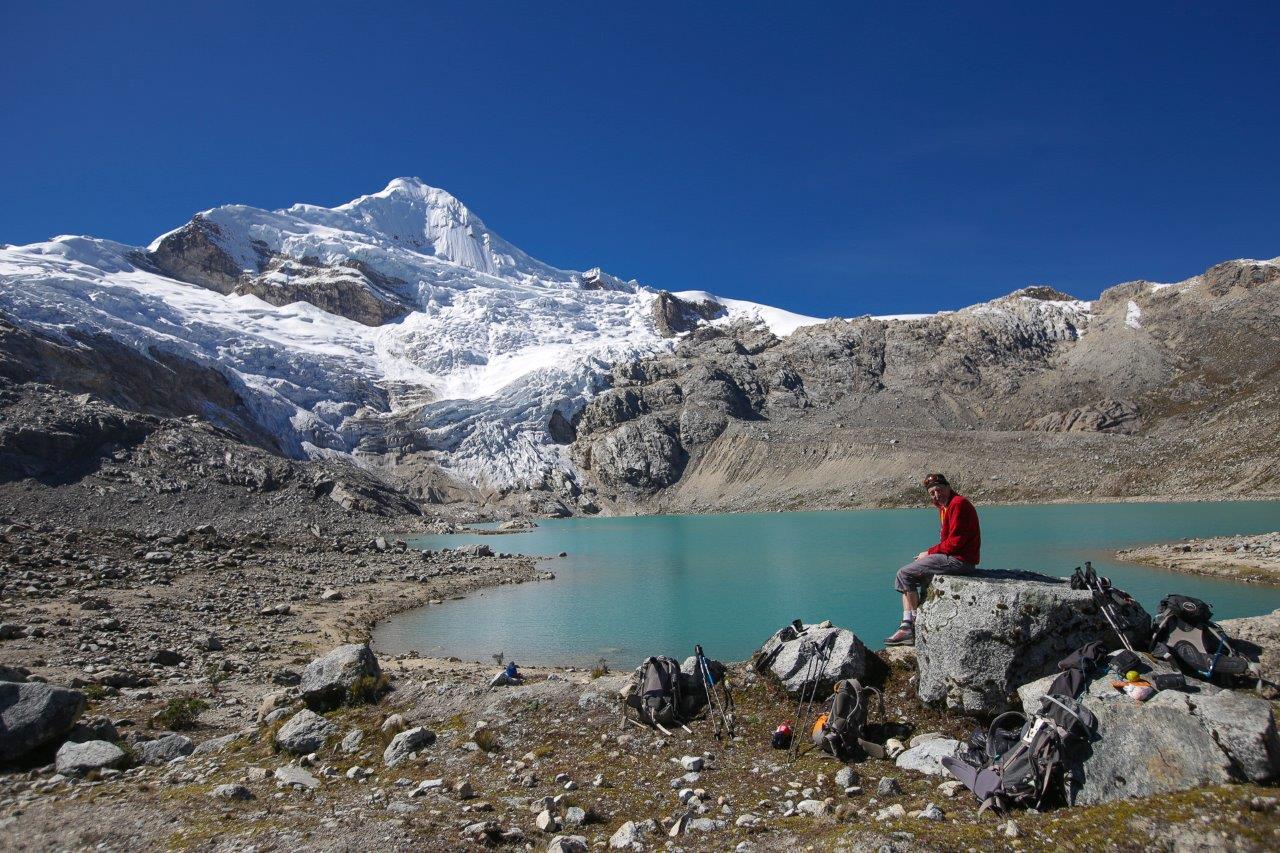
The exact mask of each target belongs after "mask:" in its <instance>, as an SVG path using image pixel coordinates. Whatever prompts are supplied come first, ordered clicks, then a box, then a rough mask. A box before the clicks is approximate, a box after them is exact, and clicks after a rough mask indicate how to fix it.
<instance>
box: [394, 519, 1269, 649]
mask: <svg viewBox="0 0 1280 853" xmlns="http://www.w3.org/2000/svg"><path fill="white" fill-rule="evenodd" d="M978 514H979V517H980V520H981V523H982V538H983V544H982V564H981V568H986V569H1030V570H1033V571H1038V572H1043V573H1045V574H1049V575H1057V576H1062V575H1067V574H1070V573H1071V571H1072V570H1073V569H1074V568H1075V567H1076V566H1078V565H1080V564H1081V563H1083V562H1084V561H1085V560H1092V561H1093V564H1094V567H1095V568H1097V569H1098V571H1099V572H1100V573H1101V574H1105V575H1108V576H1110V577H1111V579H1112V581H1113V582H1114V583H1115V584H1116V585H1117V586H1119V587H1121V588H1122V589H1124V590H1126V591H1128V592H1129V593H1130V594H1131V595H1133V596H1135V597H1136V598H1137V599H1138V600H1139V601H1141V602H1142V603H1143V604H1144V605H1146V607H1147V609H1148V610H1149V611H1151V612H1153V613H1154V612H1155V608H1156V605H1157V604H1158V603H1159V601H1160V599H1161V597H1163V596H1164V595H1165V594H1167V593H1170V592H1179V593H1183V594H1187V595H1194V596H1196V597H1198V598H1202V599H1204V600H1205V601H1208V602H1209V603H1210V604H1211V605H1213V610H1214V617H1215V618H1217V619H1228V618H1231V617H1235V616H1254V615H1258V614H1261V613H1268V612H1270V611H1272V610H1274V609H1276V608H1277V607H1280V587H1274V586H1262V585H1258V584H1243V583H1234V582H1229V581H1220V580H1215V579H1211V578H1206V577H1200V576H1197V575H1186V574H1175V573H1172V572H1166V571H1163V570H1160V569H1153V568H1149V567H1145V566H1138V565H1133V564H1126V563H1120V562H1118V561H1116V560H1115V559H1114V558H1113V557H1112V556H1111V554H1112V552H1113V551H1115V550H1116V549H1119V548H1125V547H1130V546H1134V545H1141V544H1149V543H1154V542H1166V541H1176V540H1178V539H1183V538H1187V537H1205V536H1228V535H1244V534H1251V533H1265V532H1268V531H1273V530H1277V529H1280V502H1278V501H1267V502H1252V501H1250V502H1228V503H1111V504H1049V505H1037V506H981V505H979V506H978ZM538 524H539V526H538V528H537V529H535V530H533V531H532V532H529V533H519V534H510V535H502V536H482V535H476V534H458V535H448V536H427V537H420V538H417V539H415V540H414V541H413V543H412V544H413V546H414V547H418V548H453V547H457V546H459V545H470V544H475V543H480V542H483V543H485V544H487V545H489V546H490V547H492V548H493V549H494V551H506V552H510V553H520V554H530V555H545V556H547V557H548V559H547V560H546V561H545V562H544V563H543V567H544V568H546V569H549V570H551V571H553V572H555V574H556V579H555V580H554V581H543V582H538V583H527V584H518V585H513V586H505V587H499V588H496V589H487V590H482V591H480V592H477V593H473V594H471V595H470V596H468V597H467V598H465V599H461V600H457V601H446V602H444V603H443V604H439V605H431V606H427V607H422V608H418V609H416V610H411V611H406V612H405V613H401V614H399V615H397V616H393V617H391V618H390V619H388V620H386V621H384V622H382V623H381V624H379V625H378V626H377V627H376V629H375V631H374V637H373V642H374V647H375V648H376V649H377V650H379V651H383V652H388V653H403V652H408V651H416V652H418V653H420V654H424V655H430V656H437V657H444V656H449V655H456V656H458V657H460V658H463V659H464V660H480V661H483V662H489V661H490V655H492V654H494V653H495V652H503V653H504V654H505V656H506V658H507V660H514V661H516V662H517V663H518V664H526V665H533V664H538V665H557V666H576V665H591V664H594V663H595V662H596V661H597V660H599V659H600V658H605V659H606V660H607V661H608V662H609V664H610V666H613V667H627V668H630V667H633V666H635V665H637V664H638V663H639V662H640V661H641V660H642V659H644V657H646V656H647V655H650V654H668V655H671V656H673V657H678V658H683V657H685V656H686V655H689V654H691V653H692V652H693V645H694V643H701V644H702V645H703V647H704V649H705V650H706V652H707V654H708V655H710V656H712V657H716V658H720V659H722V660H745V659H746V658H748V657H750V655H751V653H752V652H753V651H754V650H755V649H756V648H758V647H759V646H760V644H761V643H762V642H763V641H764V640H765V639H766V638H767V637H768V636H769V635H770V634H771V633H772V632H773V631H775V630H777V629H778V628H779V627H781V626H782V625H785V624H786V623H788V622H790V621H791V620H792V619H796V618H799V619H802V620H804V621H805V622H817V621H821V620H823V619H830V620H832V621H833V622H835V623H836V624H838V625H842V626H844V627H847V628H850V629H852V630H853V631H854V633H856V634H857V635H858V636H859V637H861V638H862V639H863V641H864V642H866V643H867V645H868V646H870V647H871V648H879V647H880V646H881V645H882V644H881V642H880V640H881V638H883V637H885V636H887V635H888V634H890V633H891V632H892V631H893V630H894V628H895V627H896V626H897V623H898V620H899V619H900V618H901V612H902V611H901V599H900V598H899V596H898V594H897V593H895V592H894V590H893V575H894V572H895V571H896V570H897V568H898V567H899V566H901V565H902V564H904V563H907V562H910V560H911V559H912V558H913V557H914V555H915V554H917V553H918V552H920V551H922V550H924V549H925V548H927V547H929V546H930V545H932V544H933V543H934V542H936V541H937V535H938V517H937V512H936V511H935V510H933V509H932V508H929V507H921V508H919V509H893V510H856V511H848V512H789V513H762V514H741V515H737V514H735V515H688V516H644V517H628V518H586V519H559V520H550V521H540V522H539V523H538ZM561 551H564V552H567V553H568V556H567V557H563V558H558V557H556V556H555V555H557V554H559V553H560V552H561Z"/></svg>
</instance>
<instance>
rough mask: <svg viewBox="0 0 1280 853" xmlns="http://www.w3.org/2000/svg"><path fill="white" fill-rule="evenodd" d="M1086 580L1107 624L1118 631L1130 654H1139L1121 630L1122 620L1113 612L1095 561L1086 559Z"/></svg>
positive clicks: (1117, 634) (1122, 643)
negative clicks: (1095, 567) (1094, 566)
mask: <svg viewBox="0 0 1280 853" xmlns="http://www.w3.org/2000/svg"><path fill="white" fill-rule="evenodd" d="M1084 580H1085V585H1086V586H1088V587H1089V592H1091V593H1092V594H1093V600H1094V601H1096V602H1098V609H1099V610H1101V611H1102V616H1103V618H1105V619H1106V620H1107V624H1108V625H1110V626H1111V630H1112V631H1115V632H1116V636H1117V637H1119V638H1120V644H1121V645H1122V646H1124V647H1125V650H1126V651H1128V652H1129V653H1130V654H1133V655H1136V654H1138V651H1137V649H1135V648H1134V647H1133V644H1132V643H1130V642H1129V638H1128V637H1126V636H1125V633H1124V631H1121V630H1120V624H1119V622H1120V620H1119V618H1118V617H1117V616H1116V615H1115V614H1114V613H1113V612H1112V604H1111V602H1110V601H1108V600H1107V592H1106V590H1104V589H1103V588H1102V581H1100V580H1098V573H1097V572H1095V571H1094V570H1093V563H1091V562H1088V561H1086V562H1085V564H1084Z"/></svg>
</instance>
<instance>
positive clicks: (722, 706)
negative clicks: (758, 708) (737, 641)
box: [693, 644, 734, 740]
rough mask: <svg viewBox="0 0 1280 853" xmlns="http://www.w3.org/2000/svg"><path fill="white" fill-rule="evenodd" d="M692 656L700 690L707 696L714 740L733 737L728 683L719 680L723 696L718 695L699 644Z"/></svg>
mask: <svg viewBox="0 0 1280 853" xmlns="http://www.w3.org/2000/svg"><path fill="white" fill-rule="evenodd" d="M693 654H694V657H695V658H696V659H697V667H698V676H699V678H700V680H701V681H702V689H703V690H705V691H706V694H707V713H708V715H709V716H710V717H711V720H712V723H713V725H714V726H715V735H716V740H719V739H720V738H722V737H724V736H726V735H727V736H728V737H733V734H734V714H733V694H731V693H730V692H729V683H728V682H727V681H726V680H725V679H723V678H722V679H721V680H720V689H721V690H722V691H723V696H720V695H718V694H717V692H716V689H715V688H716V680H715V677H714V676H713V675H712V673H711V665H710V664H709V663H708V662H707V656H706V655H704V654H703V653H702V645H701V644H698V645H695V646H694V647H693Z"/></svg>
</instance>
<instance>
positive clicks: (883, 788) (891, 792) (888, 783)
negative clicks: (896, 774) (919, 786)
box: [876, 776, 902, 797]
mask: <svg viewBox="0 0 1280 853" xmlns="http://www.w3.org/2000/svg"><path fill="white" fill-rule="evenodd" d="M901 793H902V786H901V785H899V784H898V780H897V779H894V778H893V777H892V776H885V777H884V778H883V779H881V780H880V784H879V785H877V786H876V796H877V797H892V796H896V795H898V794H901Z"/></svg>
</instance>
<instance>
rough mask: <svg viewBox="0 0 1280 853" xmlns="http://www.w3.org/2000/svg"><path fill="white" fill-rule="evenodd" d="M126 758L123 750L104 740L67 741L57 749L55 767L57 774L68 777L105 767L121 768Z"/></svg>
mask: <svg viewBox="0 0 1280 853" xmlns="http://www.w3.org/2000/svg"><path fill="white" fill-rule="evenodd" d="M128 758H129V757H128V756H127V755H125V752H124V750H123V749H121V748H120V747H118V746H116V745H115V744H114V743H107V742H106V741H105V740H91V741H87V742H85V743H72V742H70V741H68V742H66V743H64V744H63V745H62V746H60V747H59V748H58V757H57V760H56V766H57V769H58V772H59V773H62V774H65V775H68V776H70V775H79V774H82V773H88V772H89V771H91V770H102V769H103V768H107V767H122V766H124V764H125V763H126V762H127V761H128Z"/></svg>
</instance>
